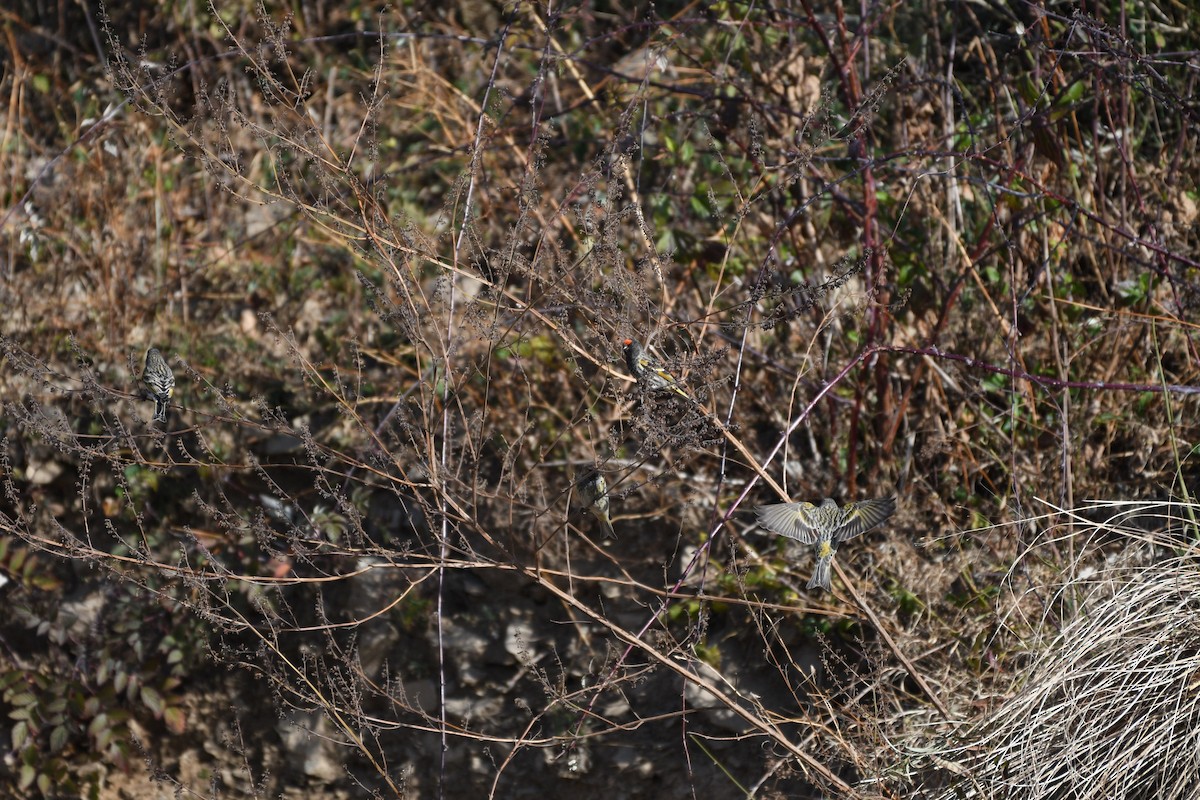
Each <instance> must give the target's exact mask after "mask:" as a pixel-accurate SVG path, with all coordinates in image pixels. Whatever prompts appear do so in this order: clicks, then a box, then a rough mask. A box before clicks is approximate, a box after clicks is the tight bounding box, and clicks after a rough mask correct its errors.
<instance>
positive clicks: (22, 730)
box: [12, 722, 29, 750]
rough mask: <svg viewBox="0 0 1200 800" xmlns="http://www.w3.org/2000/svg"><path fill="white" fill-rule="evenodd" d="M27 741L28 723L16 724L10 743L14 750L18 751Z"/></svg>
mask: <svg viewBox="0 0 1200 800" xmlns="http://www.w3.org/2000/svg"><path fill="white" fill-rule="evenodd" d="M28 741H29V723H27V722H18V723H17V724H16V725H14V726H13V729H12V743H13V749H14V750H20V749H21V748H22V747H24V746H25V744H26V742H28Z"/></svg>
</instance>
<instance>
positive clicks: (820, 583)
mask: <svg viewBox="0 0 1200 800" xmlns="http://www.w3.org/2000/svg"><path fill="white" fill-rule="evenodd" d="M832 564H833V556H823V557H821V558H818V559H817V566H816V568H815V569H814V570H813V574H812V577H811V578H809V579H808V586H807V587H805V588H808V589H812V588H821V589H824V590H825V591H827V592H828V591H830V586H829V580H830V578H831V577H832V574H831V573H832V569H831V567H832Z"/></svg>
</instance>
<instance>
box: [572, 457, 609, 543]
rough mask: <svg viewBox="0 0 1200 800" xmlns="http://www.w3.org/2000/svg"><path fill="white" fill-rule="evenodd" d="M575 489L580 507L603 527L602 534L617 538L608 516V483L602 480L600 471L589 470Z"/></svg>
mask: <svg viewBox="0 0 1200 800" xmlns="http://www.w3.org/2000/svg"><path fill="white" fill-rule="evenodd" d="M576 487H577V488H578V491H579V502H580V505H582V506H583V507H584V508H586V509H587V510H588V511H590V512H591V514H592V516H593V517H595V518H596V519H598V520H600V524H601V525H603V526H604V532H605V533H607V534H608V535H609V537H611V538H613V539H615V538H617V534H616V531H614V530H613V526H612V520H611V519H610V518H609V516H608V506H609V502H608V481H606V480H604V476H603V475H602V474H600V471H599V470H589V471H588V472H587V473H585V474H584V476H583V477H582V478H580V479H579V482H578V483H577V484H576Z"/></svg>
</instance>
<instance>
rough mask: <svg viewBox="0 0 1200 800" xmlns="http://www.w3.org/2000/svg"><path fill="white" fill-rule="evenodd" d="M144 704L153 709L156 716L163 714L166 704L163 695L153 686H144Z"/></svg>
mask: <svg viewBox="0 0 1200 800" xmlns="http://www.w3.org/2000/svg"><path fill="white" fill-rule="evenodd" d="M142 704H143V705H145V706H146V708H148V709H150V710H151V711H153V712H154V716H156V717H161V716H162V713H163V707H164V706H165V705H166V704H165V703H164V702H163V696H162V695H161V694H159V693H158V690H157V689H155V688H154V687H153V686H143V687H142Z"/></svg>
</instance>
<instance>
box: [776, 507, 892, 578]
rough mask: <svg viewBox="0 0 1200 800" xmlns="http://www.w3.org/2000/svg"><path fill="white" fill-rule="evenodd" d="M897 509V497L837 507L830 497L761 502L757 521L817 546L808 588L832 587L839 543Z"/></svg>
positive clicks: (880, 520) (869, 528)
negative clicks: (820, 500) (818, 501)
mask: <svg viewBox="0 0 1200 800" xmlns="http://www.w3.org/2000/svg"><path fill="white" fill-rule="evenodd" d="M895 510H896V499H895V498H894V497H881V498H879V499H876V500H862V501H860V502H858V503H847V504H846V505H845V506H843V507H842V508H838V505H837V503H835V502H834V501H833V500H831V499H829V498H828V497H827V498H825V501H824V502H823V503H821V505H819V506H817V505H813V504H812V503H776V504H775V505H770V506H759V507H758V508H756V509H755V511H756V512H757V514H758V524H759V525H761V526H762V527H764V528H767V529H768V530H772V531H774V532H775V533H779V534H782V535H784V536H788V537H791V538H792V539H796V540H798V541H801V542H804V543H805V544H815V545H816V546H817V567H816V570H815V571H814V572H813V576H812V578H811V579H809V581H808V586H807V587H806V588H809V589H812V588H813V587H815V586H819V587H820V588H822V589H824V590H825V591H829V577H830V567H831V565H832V564H833V556H834V554H835V553H836V552H837V546H838V545H839V544H841V543H842V542H844V541H846V540H847V539H853V538H854V537H855V536H858V535H859V534H860V533H863V532H864V531H869V530H871V528H874V527H875V526H876V525H878V524H879V523H881V522H883V521H884V520H885V519H887V518H888V517H890V516H891V515H892V512H894V511H895Z"/></svg>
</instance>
